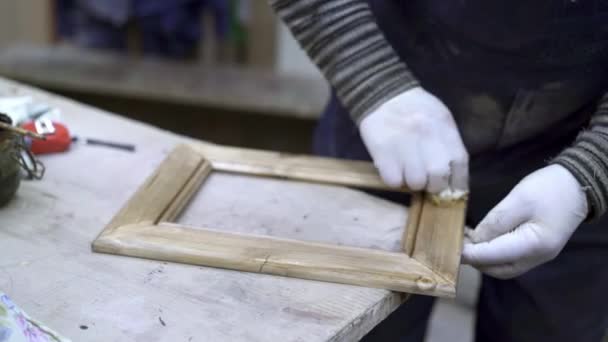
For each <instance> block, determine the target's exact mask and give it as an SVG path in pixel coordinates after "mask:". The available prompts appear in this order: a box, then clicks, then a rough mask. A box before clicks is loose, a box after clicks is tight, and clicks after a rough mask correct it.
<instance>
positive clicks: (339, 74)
mask: <svg viewBox="0 0 608 342" xmlns="http://www.w3.org/2000/svg"><path fill="white" fill-rule="evenodd" d="M270 3H271V5H272V7H273V8H274V9H275V11H276V12H277V14H278V15H279V17H281V19H282V20H283V21H284V22H285V23H286V24H287V26H288V27H289V28H290V30H291V32H292V33H293V35H294V37H295V38H296V40H298V42H299V43H300V45H301V46H302V48H303V49H304V50H305V51H306V53H307V54H308V56H309V57H310V58H311V59H312V60H313V61H314V62H315V63H316V65H317V66H318V67H319V69H321V72H322V73H323V75H324V76H325V78H326V79H327V80H328V82H329V83H330V84H331V85H332V87H333V88H334V89H335V90H336V93H337V95H338V97H339V98H340V101H341V102H342V103H343V105H344V106H345V107H346V108H347V109H348V110H349V112H350V114H351V116H352V118H353V120H355V121H356V122H360V121H361V120H362V119H363V118H364V117H365V115H367V114H368V113H370V112H372V111H374V110H375V109H376V108H378V107H379V106H380V105H382V104H383V103H384V102H386V101H388V100H389V99H391V98H392V97H394V96H395V95H397V94H399V93H401V92H403V91H406V90H409V89H411V88H413V87H415V86H417V85H418V81H417V80H416V79H415V77H414V76H413V75H412V73H411V72H410V70H409V69H408V68H407V66H406V64H405V63H404V62H403V61H401V60H400V59H399V57H398V56H397V54H396V52H395V51H394V50H393V48H392V47H391V46H390V44H389V43H388V41H387V40H386V38H385V37H384V34H383V33H382V32H381V31H380V29H379V27H378V25H377V24H376V21H375V18H374V15H373V13H372V10H371V8H370V7H369V4H368V3H367V1H365V0H270Z"/></svg>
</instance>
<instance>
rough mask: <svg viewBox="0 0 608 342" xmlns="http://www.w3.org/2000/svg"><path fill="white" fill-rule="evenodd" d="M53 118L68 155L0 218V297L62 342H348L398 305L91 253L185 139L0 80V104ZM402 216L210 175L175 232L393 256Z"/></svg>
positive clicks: (366, 295)
mask: <svg viewBox="0 0 608 342" xmlns="http://www.w3.org/2000/svg"><path fill="white" fill-rule="evenodd" d="M15 94H21V95H26V94H27V95H31V96H32V97H34V99H35V100H36V101H42V102H46V103H48V104H51V105H53V106H56V107H58V108H60V109H61V110H62V112H63V117H64V121H65V123H66V124H67V125H68V126H69V128H70V129H71V131H72V133H73V134H74V135H77V136H80V137H83V138H99V139H104V140H109V141H115V142H122V143H130V144H134V145H136V148H137V150H136V152H134V153H132V152H125V151H122V150H116V149H111V148H105V147H97V146H89V145H84V144H82V143H75V144H74V145H73V146H72V148H71V150H70V151H68V152H66V153H63V154H57V155H51V156H45V157H43V158H41V159H42V161H43V162H44V164H45V165H46V167H47V172H46V176H45V177H44V179H43V180H41V181H25V182H24V183H23V184H22V186H21V188H20V189H19V192H18V195H17V197H16V198H15V199H14V200H13V201H12V202H11V203H10V204H9V205H8V206H7V207H5V208H2V209H0V290H1V291H4V292H6V293H7V294H9V295H10V296H11V297H12V298H13V299H14V300H15V302H17V303H18V304H19V305H21V306H22V307H23V309H24V310H26V311H27V312H28V313H29V314H30V315H32V316H33V317H35V318H37V319H39V320H41V321H43V322H45V323H46V324H47V325H49V326H50V327H52V328H53V329H55V330H57V331H58V332H60V333H61V334H64V335H66V336H67V337H69V338H71V339H73V340H74V341H93V342H94V341H150V342H152V341H193V342H194V341H307V342H308V341H354V340H357V339H359V338H361V337H362V336H363V335H365V334H366V333H367V332H368V331H369V330H371V329H372V328H373V327H374V326H375V325H377V324H378V323H379V322H380V321H382V320H383V319H384V318H385V317H387V316H388V314H389V313H390V312H391V311H393V310H394V309H395V308H396V307H397V306H398V305H399V304H400V303H401V302H402V301H403V299H404V298H405V296H404V295H403V294H398V293H392V292H389V291H386V290H379V289H370V288H363V287H357V286H347V285H339V284H331V283H323V282H316V281H307V280H299V279H291V278H283V277H277V276H269V275H260V274H249V273H241V272H235V271H227V270H221V269H213V268H205V267H197V266H188V265H181V264H171V263H164V262H157V261H150V260H143V259H137V258H129V257H120V256H112V255H104V254H96V253H93V252H91V242H92V241H93V240H94V239H95V237H96V236H97V234H99V232H100V231H101V230H102V228H103V227H104V225H105V224H106V223H107V222H108V221H109V220H110V219H111V217H112V216H113V215H114V214H115V213H116V211H117V210H118V209H119V208H120V207H121V206H122V205H123V204H124V202H125V201H126V200H127V199H128V198H129V197H130V196H131V194H132V193H133V192H134V191H135V190H136V189H137V187H138V186H139V185H140V184H141V183H142V179H144V178H145V177H147V175H149V174H150V173H151V172H152V171H153V170H154V169H155V167H156V166H157V165H158V164H159V163H160V162H161V160H162V159H163V158H164V157H165V156H166V154H167V153H168V152H169V151H170V150H171V149H172V148H173V147H174V146H175V145H176V144H178V143H180V142H184V141H188V139H187V138H185V137H181V136H178V135H175V134H172V133H170V132H167V131H162V130H159V129H157V128H153V127H151V126H147V125H144V124H142V123H139V122H136V121H131V120H128V119H125V118H122V117H120V116H117V115H114V114H111V113H108V112H105V111H102V110H99V109H96V108H93V107H91V106H87V105H83V104H80V103H76V102H74V101H71V100H68V99H66V98H62V97H59V96H56V95H52V94H49V93H45V92H43V91H40V90H37V89H34V88H31V87H27V86H24V85H20V84H17V83H14V82H12V81H8V80H4V79H0V95H15ZM406 217H407V210H406V208H405V207H404V206H401V205H397V204H394V203H391V202H387V201H384V200H382V199H378V198H375V197H372V196H370V195H368V194H365V193H363V192H361V191H357V190H352V189H346V188H341V187H333V186H326V185H312V184H304V183H298V182H287V181H282V180H273V179H262V178H247V177H243V176H235V175H226V174H217V175H215V174H214V175H212V176H211V179H210V180H209V181H208V183H207V184H205V186H204V187H203V188H202V190H201V191H200V192H199V193H198V194H197V195H196V197H195V198H194V200H193V202H192V203H191V204H190V206H189V207H188V209H187V210H186V212H185V213H184V214H183V215H182V217H181V218H180V219H179V222H183V223H188V224H193V225H198V226H205V225H209V226H212V227H215V228H221V229H226V230H229V231H241V232H248V233H257V234H268V235H275V236H282V237H289V238H296V239H302V240H313V241H323V242H332V243H336V244H344V245H354V246H362V247H370V248H379V249H390V250H397V249H398V248H399V239H400V237H401V234H402V231H403V229H404V222H405V221H406Z"/></svg>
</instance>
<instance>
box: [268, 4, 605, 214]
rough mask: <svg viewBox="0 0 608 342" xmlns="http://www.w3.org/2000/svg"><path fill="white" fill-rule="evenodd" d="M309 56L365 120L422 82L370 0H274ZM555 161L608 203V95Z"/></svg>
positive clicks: (598, 203)
mask: <svg viewBox="0 0 608 342" xmlns="http://www.w3.org/2000/svg"><path fill="white" fill-rule="evenodd" d="M270 3H271V5H272V6H273V7H274V9H275V10H276V12H277V13H278V15H279V16H280V17H281V18H282V20H283V21H284V22H285V23H286V24H287V26H288V27H289V28H290V29H291V31H292V33H293V34H294V36H295V38H296V39H297V40H298V41H299V43H300V45H301V46H302V47H303V49H304V50H305V51H306V52H307V53H308V55H309V57H310V58H311V59H312V60H313V61H314V62H315V63H316V64H317V66H318V67H319V68H320V69H321V71H322V73H323V75H324V76H325V78H326V79H327V80H328V81H329V83H330V84H331V85H332V87H333V88H334V89H335V90H336V93H337V95H338V97H339V98H340V100H341V102H342V103H343V104H344V106H345V107H346V108H347V109H348V110H349V112H350V113H351V116H352V118H353V120H355V121H356V122H360V121H361V119H363V118H364V117H365V115H367V114H369V113H371V112H373V111H374V110H375V109H376V108H378V107H379V106H380V105H382V104H383V103H384V102H385V101H387V100H389V99H391V98H392V97H393V96H395V95H397V94H399V93H401V92H403V91H406V90H409V89H411V88H413V87H415V86H418V85H419V82H418V80H416V78H415V77H414V75H413V74H412V72H411V71H410V70H409V69H408V67H407V65H406V64H405V62H404V61H402V60H401V59H400V58H399V57H398V56H397V53H396V52H395V51H394V50H393V48H392V47H391V45H390V44H389V43H388V41H387V40H386V39H385V37H384V35H383V33H382V32H381V30H380V29H379V28H378V26H377V24H376V22H375V18H374V16H373V13H372V11H371V9H370V7H369V4H368V3H367V1H365V0H270ZM552 163H557V164H560V165H562V166H564V167H565V168H567V169H568V170H569V171H570V172H571V173H572V174H573V175H574V176H575V177H576V179H577V180H578V181H579V183H581V184H582V186H583V188H584V189H585V191H586V193H587V198H588V201H589V208H590V217H591V218H597V217H600V216H601V215H603V214H604V213H605V212H606V210H607V207H608V94H607V95H606V96H604V98H603V99H602V101H600V106H599V107H598V110H597V112H596V114H595V115H594V117H593V119H592V120H591V123H590V127H589V129H588V130H586V131H584V132H583V133H582V134H580V135H579V137H578V138H577V140H576V141H575V142H574V144H573V145H572V146H571V147H569V148H567V149H566V150H565V151H563V152H562V153H561V154H560V155H559V156H557V157H556V158H555V159H554V160H553V161H552Z"/></svg>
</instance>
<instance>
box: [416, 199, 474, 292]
mask: <svg viewBox="0 0 608 342" xmlns="http://www.w3.org/2000/svg"><path fill="white" fill-rule="evenodd" d="M429 197H430V196H425V198H424V205H423V206H422V212H421V214H420V221H419V223H418V224H419V228H418V232H417V233H416V241H415V243H414V251H413V254H412V256H413V257H414V258H415V259H416V260H418V261H420V262H421V263H423V264H425V265H428V266H429V267H431V268H432V269H433V270H435V271H436V272H437V273H438V274H440V275H442V276H443V277H444V278H445V279H447V280H448V281H450V282H451V283H453V284H455V283H456V281H457V280H458V279H457V278H458V268H459V266H460V255H461V252H462V243H463V235H464V220H465V212H466V210H465V208H466V202H465V201H455V202H449V203H443V204H438V205H435V204H434V203H433V201H432V200H431V199H430V198H429ZM423 226H424V227H425V229H422V227H423ZM431 246H432V248H431Z"/></svg>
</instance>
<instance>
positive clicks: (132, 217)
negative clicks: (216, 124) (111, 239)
mask: <svg viewBox="0 0 608 342" xmlns="http://www.w3.org/2000/svg"><path fill="white" fill-rule="evenodd" d="M204 162H205V160H204V159H203V157H202V156H201V155H200V154H198V153H196V152H195V151H193V150H192V149H191V148H189V147H188V146H187V145H179V146H178V147H176V148H175V149H174V150H173V152H171V153H170V154H169V155H168V156H167V158H166V159H165V160H164V161H163V162H162V163H161V164H160V166H159V167H158V168H157V169H156V171H155V172H154V173H153V174H152V175H151V176H150V177H148V179H147V180H146V181H145V182H144V184H143V185H142V186H141V187H140V188H139V189H138V190H137V192H136V193H135V194H134V195H133V196H132V197H131V198H130V199H129V201H128V202H127V203H126V204H125V205H124V206H123V207H122V209H121V210H120V211H119V212H118V214H116V215H115V216H114V218H113V219H112V220H111V221H110V223H108V225H107V226H106V228H105V229H104V231H103V232H102V235H103V234H111V233H112V232H113V231H114V230H115V229H116V228H118V227H121V226H124V225H130V224H142V223H143V224H155V223H157V222H158V221H159V220H160V219H161V218H162V217H164V215H165V212H166V211H167V210H168V209H169V211H170V214H169V215H168V217H173V216H174V214H175V213H174V212H177V210H174V209H180V208H174V205H173V202H174V201H175V200H176V199H178V202H184V197H185V196H184V195H182V192H184V188H185V187H186V186H187V185H188V184H192V178H193V176H194V175H197V176H198V178H201V177H202V175H201V174H200V173H199V172H200V171H199V170H200V169H201V167H202V166H204V164H205V163H204ZM203 169H204V170H207V173H208V172H209V171H210V167H206V168H203ZM195 178H197V177H195ZM198 178H197V179H198ZM203 178H204V177H203ZM195 181H196V180H195ZM199 184H200V183H199ZM186 190H188V189H186ZM186 193H187V194H191V192H189V193H188V192H187V191H186ZM182 204H183V203H182ZM182 206H183V205H182Z"/></svg>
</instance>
